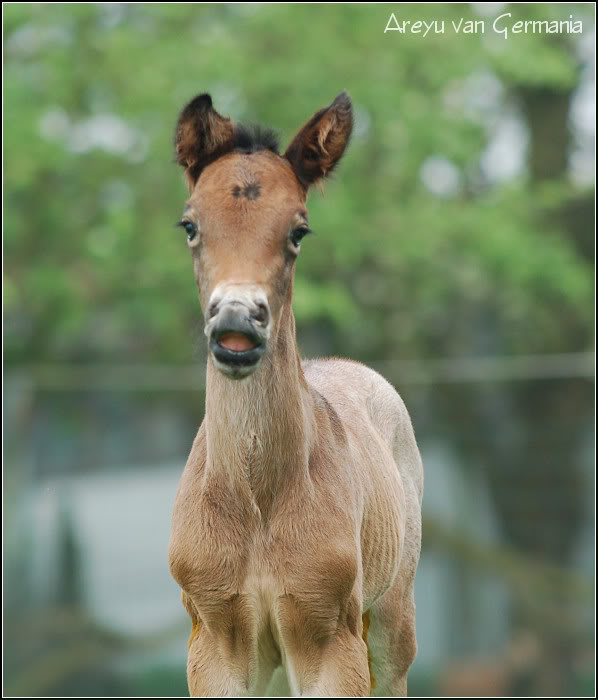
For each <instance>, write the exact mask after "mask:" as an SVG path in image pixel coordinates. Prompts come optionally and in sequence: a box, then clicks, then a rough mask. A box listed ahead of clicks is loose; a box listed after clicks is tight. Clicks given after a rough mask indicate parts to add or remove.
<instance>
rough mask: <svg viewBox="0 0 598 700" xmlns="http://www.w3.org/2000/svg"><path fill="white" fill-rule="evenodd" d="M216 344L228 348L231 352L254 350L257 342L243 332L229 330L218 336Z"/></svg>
mask: <svg viewBox="0 0 598 700" xmlns="http://www.w3.org/2000/svg"><path fill="white" fill-rule="evenodd" d="M217 342H218V345H220V347H223V348H225V349H226V350H230V351H231V352H247V351H248V350H254V349H255V348H256V347H257V343H256V342H254V341H253V340H252V339H251V338H249V337H248V336H246V335H245V333H238V332H233V331H231V332H229V333H223V334H222V335H221V336H220V337H219V338H218V341H217Z"/></svg>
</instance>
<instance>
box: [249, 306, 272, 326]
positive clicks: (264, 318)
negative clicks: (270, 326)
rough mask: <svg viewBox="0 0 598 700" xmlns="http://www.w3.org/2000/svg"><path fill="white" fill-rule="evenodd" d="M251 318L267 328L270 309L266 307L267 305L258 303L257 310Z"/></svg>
mask: <svg viewBox="0 0 598 700" xmlns="http://www.w3.org/2000/svg"><path fill="white" fill-rule="evenodd" d="M251 316H252V317H253V319H254V320H255V321H257V322H258V323H261V324H263V325H264V326H265V325H266V324H267V323H268V316H269V314H268V307H267V306H266V304H262V303H261V302H258V303H257V304H256V309H255V311H253V312H252V314H251Z"/></svg>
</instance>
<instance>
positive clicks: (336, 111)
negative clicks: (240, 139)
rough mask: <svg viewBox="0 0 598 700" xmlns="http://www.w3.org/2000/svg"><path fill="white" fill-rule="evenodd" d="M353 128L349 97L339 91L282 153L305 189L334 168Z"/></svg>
mask: <svg viewBox="0 0 598 700" xmlns="http://www.w3.org/2000/svg"><path fill="white" fill-rule="evenodd" d="M352 129H353V107H352V105H351V98H350V97H349V95H348V94H347V93H346V92H341V94H340V95H338V97H337V98H336V99H335V100H334V102H333V103H332V104H331V105H329V106H328V107H324V109H321V110H320V111H319V112H316V113H315V114H314V116H313V117H312V118H311V119H310V120H309V121H308V122H307V124H306V125H305V126H304V127H303V128H302V129H301V130H300V131H299V133H298V134H297V136H295V138H294V139H293V141H292V142H291V145H290V146H289V147H288V148H287V150H286V153H285V154H284V155H285V158H288V160H289V161H290V162H291V165H292V166H293V170H294V171H295V174H296V175H297V177H298V178H299V181H300V182H301V183H302V184H303V186H304V187H305V188H306V189H307V188H308V187H309V186H310V185H311V184H313V183H314V182H316V181H317V180H319V179H320V178H322V177H326V175H328V173H330V172H331V171H332V170H333V168H334V167H335V166H336V164H337V163H338V161H339V160H340V158H341V156H342V155H343V153H344V151H345V148H346V147H347V144H348V143H349V137H350V136H351V130H352Z"/></svg>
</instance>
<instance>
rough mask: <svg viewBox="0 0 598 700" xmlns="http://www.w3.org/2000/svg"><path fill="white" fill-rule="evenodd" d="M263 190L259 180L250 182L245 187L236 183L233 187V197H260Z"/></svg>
mask: <svg viewBox="0 0 598 700" xmlns="http://www.w3.org/2000/svg"><path fill="white" fill-rule="evenodd" d="M261 191H262V186H261V185H260V183H259V182H250V183H249V184H247V185H245V186H244V187H241V186H240V185H235V186H234V187H233V197H234V198H235V199H240V198H241V197H245V198H246V199H259V196H260V193H261Z"/></svg>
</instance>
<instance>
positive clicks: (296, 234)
mask: <svg viewBox="0 0 598 700" xmlns="http://www.w3.org/2000/svg"><path fill="white" fill-rule="evenodd" d="M308 233H311V231H310V229H309V228H308V227H307V226H299V227H298V228H296V229H295V230H294V231H293V233H291V243H292V244H293V245H294V246H295V248H298V247H299V244H300V243H301V240H302V239H303V238H304V237H305V236H307V234H308Z"/></svg>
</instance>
